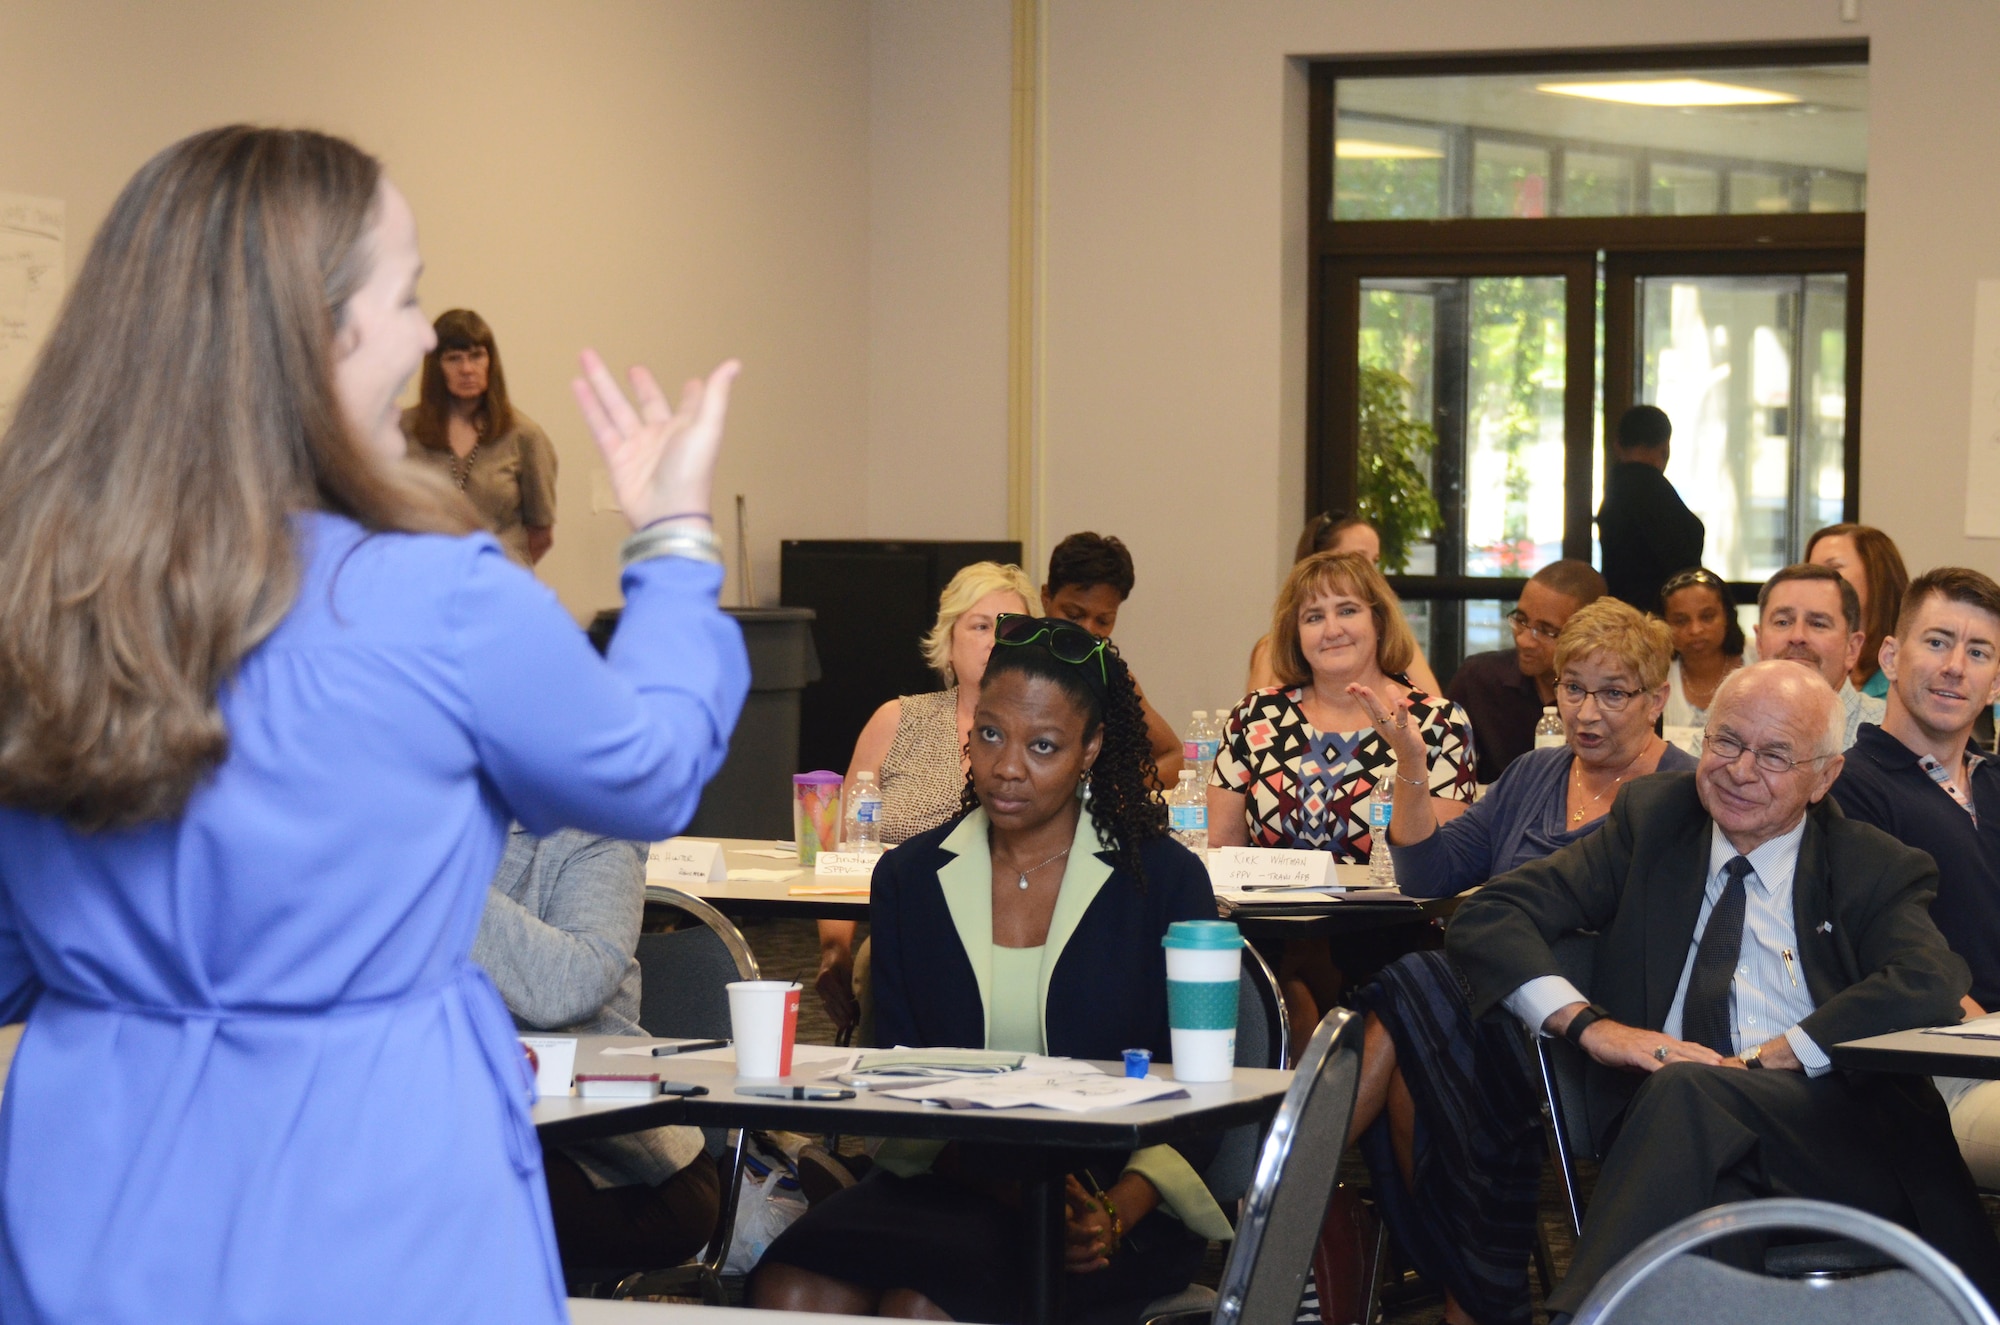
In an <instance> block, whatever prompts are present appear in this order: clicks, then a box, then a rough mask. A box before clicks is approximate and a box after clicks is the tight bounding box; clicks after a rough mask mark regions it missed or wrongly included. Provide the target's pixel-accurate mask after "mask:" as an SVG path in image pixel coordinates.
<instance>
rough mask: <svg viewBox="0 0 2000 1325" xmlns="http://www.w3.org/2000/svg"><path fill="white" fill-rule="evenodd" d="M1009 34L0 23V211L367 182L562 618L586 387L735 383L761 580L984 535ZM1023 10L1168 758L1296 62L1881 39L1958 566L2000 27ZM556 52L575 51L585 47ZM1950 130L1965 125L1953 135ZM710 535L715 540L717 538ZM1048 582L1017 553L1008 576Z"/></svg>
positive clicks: (556, 21)
mask: <svg viewBox="0 0 2000 1325" xmlns="http://www.w3.org/2000/svg"><path fill="white" fill-rule="evenodd" d="M1009 10H1010V5H1009V3H1008V0H952V3H949V4H944V3H936V2H935V0H866V3H864V2H863V0H845V2H843V0H729V2H728V3H719V2H709V3H697V2H696V0H677V2H671V3H669V2H665V0H662V2H660V3H641V2H640V0H597V2H595V3H592V4H590V5H587V6H572V5H563V6H555V5H548V4H543V3H531V2H530V0H494V2H493V3H482V4H473V3H470V0H419V2H418V3H391V0H351V2H349V3H343V4H339V5H334V4H319V5H312V6H307V5H292V6H270V5H265V4H254V3H248V2H247V0H242V2H238V3H223V2H222V0H209V2H207V3H201V4H176V5H151V6H147V5H131V4H123V3H113V2H112V0H0V124H5V126H6V129H5V132H4V133H0V189H7V190H13V191H18V192H27V193H39V194H48V195H53V196H56V197H61V198H64V199H66V200H67V201H68V202H69V204H70V219H71V227H72V233H73V235H75V236H77V237H78V238H77V239H76V240H75V241H73V249H72V251H73V254H75V255H77V256H80V254H81V247H82V237H84V236H87V235H88V233H89V232H90V230H91V229H92V227H94V225H95V224H96V222H97V220H98V219H99V218H100V217H101V216H102V214H103V212H104V210H105V207H106V206H107V205H108V203H109V201H110V198H111V196H112V194H113V192H114V191H115V190H116V188H117V187H118V186H119V184H120V183H122V181H123V180H124V179H125V178H126V177H127V176H128V175H129V174H130V173H131V171H132V170H133V169H134V168H135V167H136V166H137V165H138V164H139V163H140V161H142V160H143V159H144V158H145V156H146V155H147V154H149V153H150V152H152V151H154V150H156V149H157V148H158V147H160V146H161V145H163V144H164V143H166V142H167V141H169V140H171V139H172V138H173V137H175V136H177V135H179V134H181V133H184V132H186V131H189V130H192V129H194V128H197V127H200V126H203V125H208V124H213V123H217V122H220V121H223V120H228V119H236V118H251V119H260V120H270V121H282V122H292V123H312V124H317V125H321V126H324V127H327V128H331V129H334V130H336V131H339V132H343V133H348V134H351V135H353V136H354V137H356V138H357V139H359V140H360V141H362V142H363V143H365V144H367V145H368V146H370V147H372V148H374V149H375V150H377V151H379V152H380V153H381V154H382V155H383V156H384V157H385V158H386V159H387V160H388V162H389V165H390V168H391V170H392V172H393V173H394V174H395V176H396V177H397V178H398V180H399V181H400V182H402V183H403V184H404V186H405V187H406V188H407V190H408V192H409V193H410V195H411V197H412V200H413V201H414V202H415V204H416V206H417V210H418V215H419V219H420V221H421V224H422V226H423V230H424V241H425V247H426V250H427V252H428V254H429V257H430V262H431V273H430V276H429V277H428V278H427V281H426V286H425V300H426V303H427V305H429V306H431V307H434V308H438V309H442V308H445V307H448V306H450V305H453V304H458V303H464V304H469V305H472V306H474V307H477V308H479V309H481V311H483V312H484V313H486V314H487V315H488V316H489V318H491V320H492V321H493V322H494V324H495V325H496V327H497V328H498V331H499V334H500V337H501V341H502V345H503V347H504V349H505V350H506V354H507V361H508V364H509V369H510V377H511V379H512V381H513V384H514V388H515V394H516V397H517V398H518V399H519V400H520V401H521V402H522V403H523V405H524V406H525V407H526V408H527V409H528V410H529V411H530V412H532V413H534V414H535V415H536V416H537V417H538V418H540V419H541V421H542V422H544V423H545V424H546V425H547V426H548V427H549V428H550V431H551V432H552V433H553V434H554V436H555V437H556V439H557V443H558V446H559V448H560V449H561V451H562V455H563V458H564V462H565V464H564V471H563V480H562V493H561V496H562V512H563V513H562V520H561V524H560V525H559V527H558V533H557V543H556V551H555V552H554V553H553V554H551V557H550V559H549V561H548V562H546V563H545V578H547V579H548V580H549V581H550V582H551V583H552V584H553V585H555V586H556V587H557V588H558V590H559V591H560V592H561V593H562V594H563V597H564V600H565V601H566V602H567V603H568V604H569V606H570V607H571V608H572V610H574V611H576V612H577V613H578V614H579V615H582V614H585V613H587V612H588V611H589V610H591V609H593V608H595V607H596V606H599V605H601V604H604V603H607V602H610V601H612V599H613V598H614V597H615V577H614V574H613V569H612V567H613V562H614V549H615V546H616V542H617V539H618V537H619V535H620V532H621V529H622V526H621V524H620V522H619V521H618V519H617V517H615V516H610V515H593V514H592V513H591V512H590V510H589V506H590V498H591V484H590V481H589V478H590V473H591V470H592V468H593V467H594V465H593V461H592V459H591V456H590V453H589V450H588V443H587V440H586V439H585V437H584V436H583V434H582V431H581V428H580V426H579V425H578V423H577V421H576V419H575V415H574V410H573V407H572V406H571V405H570V404H569V402H568V399H567V395H566V391H565V381H566V378H567V375H568V372H569V363H570V356H571V355H572V354H573V352H574V350H575V348H576V347H577V346H579V345H581V344H583V343H585V342H587V341H595V342H596V343H598V344H599V345H601V346H602V347H603V348H604V349H605V350H606V351H607V353H609V354H611V355H612V356H613V357H614V358H618V359H630V358H644V359H646V360H647V361H649V362H651V363H654V364H655V365H657V366H658V367H659V368H661V369H662V370H663V371H665V372H667V373H670V374H675V375H679V374H684V373H687V372H691V371H694V370H697V369H699V368H702V367H705V366H707V365H708V364H710V363H712V362H713V361H715V360H716V359H718V358H720V357H721V356H723V355H725V354H732V353H733V354H740V355H742V356H743V358H744V359H745V361H746V363H747V365H748V372H747V374H746V376H745V378H744V381H743V385H742V388H741V391H740V394H739V397H738V406H737V410H736V413H735V415H734V417H733V427H732V436H731V443H730V447H729V450H728V452H727V456H726V459H725V461H724V472H723V475H722V483H721V487H720V493H721V496H722V503H721V504H722V508H723V509H724V510H725V513H726V506H727V500H728V497H729V495H731V494H733V493H735V492H738V491H743V492H746V493H748V494H749V496H750V498H751V502H752V514H753V520H754V525H755V530H756V533H757V538H756V540H755V543H756V552H757V556H756V563H757V580H758V588H759V590H760V597H762V598H763V599H765V600H766V601H769V600H771V599H773V598H774V597H775V594H776V589H777V575H776V550H777V540H778V539H779V538H780V537H834V536H850V537H851V536H878V537H894V536H901V537H991V536H995V535H999V534H1002V533H1004V527H1005V473H1006V471H1005V461H1006V347H1007V340H1006V336H1007V302H1006V274H1007V273H1006V245H1007V203H1008V193H1007V155H1006V153H1007V146H1008V88H1009V82H1008V79H1009V50H1010V46H1009V41H1010V29H1009ZM1860 14H1861V21H1860V22H1858V23H1844V22H1842V21H1841V20H1840V2H1839V0H1755V2H1753V3H1744V2H1743V0H1683V3H1679V4H1674V5H1641V4H1635V3H1584V2H1582V0H1510V3H1506V4H1495V3H1492V2H1491V0H1367V2H1362V0H1234V3H1231V4H1227V5H1218V4H1214V3H1212V0H1047V16H1046V19H1045V23H1046V30H1047V50H1048V64H1047V67H1046V70H1045V88H1044V94H1045V114H1046V119H1045V125H1046V135H1047V136H1046V178H1047V194H1046V206H1047V212H1046V216H1047V230H1046V233H1045V236H1044V239H1045V244H1046V248H1045V252H1046V264H1047V266H1046V287H1045V288H1046V291H1047V305H1046V309H1045V323H1044V325H1045V329H1046V338H1045V343H1044V346H1043V349H1044V352H1045V361H1046V365H1047V376H1046V379H1045V382H1044V391H1045V396H1044V404H1045V420H1046V456H1045V460H1046V474H1047V508H1046V510H1045V512H1044V520H1043V527H1044V528H1045V529H1046V530H1047V532H1048V536H1049V537H1050V538H1055V537H1060V536H1061V535H1062V534H1063V533H1066V532H1069V531H1071V530H1075V529H1080V528H1086V527H1088V528H1096V529H1099V530H1104V531H1108V532H1114V533H1118V534H1120V535H1121V536H1123V537H1124V538H1125V539H1126V540H1127V541H1128V542H1130V543H1131V544H1132V546H1133V549H1134V551H1135V553H1136V554H1137V558H1138V563H1139V585H1138V590H1137V593H1136V595H1135V597H1134V599H1133V602H1132V604H1131V605H1130V607H1129V608H1128V610H1127V613H1126V616H1125V618H1124V619H1123V620H1122V621H1121V625H1120V638H1121V642H1122V643H1123V644H1124V646H1125V648H1126V649H1127V651H1128V653H1129V654H1130V655H1131V657H1132V659H1133V662H1134V664H1135V666H1136V668H1137V670H1138V672H1139V674H1140V676H1141V677H1142V678H1143V679H1144V680H1145V682H1146V685H1147V688H1148V690H1149V692H1150V694H1151V695H1152V697H1153V699H1154V701H1155V702H1156V703H1157V704H1158V705H1159V707H1160V708H1161V709H1162V710H1163V711H1164V712H1166V713H1167V714H1168V715H1169V716H1170V717H1171V718H1172V719H1173V720H1174V721H1175V722H1176V723H1182V722H1185V720H1186V712H1187V710H1188V709H1189V708H1190V707H1192V706H1193V705H1196V704H1202V705H1205V706H1209V707H1213V706H1216V705H1220V704H1223V703H1225V702H1228V701H1230V700H1233V699H1234V698H1235V696H1236V694H1237V693H1238V687H1239V686H1240V683H1241V679H1242V665H1243V661H1244V656H1245V654H1246V653H1247V650H1248V647H1249V644H1250V642H1251V640H1252V639H1254V638H1255V637H1256V636H1257V634H1258V633H1260V632H1261V630H1262V629H1263V628H1264V626H1265V624H1266V622H1265V616H1266V612H1267V610H1268V605H1269V599H1270V595H1271V592H1272V589H1273V588H1274V586H1275V585H1276V583H1277V581H1278V578H1279V575H1280V573H1281V571H1282V569H1283V566H1284V562H1285V556H1286V549H1287V547H1288V546H1289V543H1290V541H1291V538H1292V535H1293V532H1294V529H1295V526H1296V521H1297V519H1298V517H1299V514H1300V511H1301V506H1302V501H1301V498H1300V484H1301V481H1302V476H1303V471H1304V461H1303V454H1304V452H1303V415H1302V402H1303V391H1304V385H1303V382H1304V379H1303V340H1304V298H1303V296H1304V266H1303V260H1302V257H1303V201H1302V187H1303V177H1304V147H1303V144H1304V130H1305V104H1304V91H1303V89H1304V76H1303V72H1302V70H1303V66H1302V64H1300V63H1299V60H1298V57H1305V56H1312V55H1326V54H1338V53H1389V52H1406V51H1421V50H1426V49H1449V50H1466V51H1478V50H1507V49H1518V48H1523V47H1530V48H1539V47H1561V46H1630V45H1648V44H1676V43H1679V44H1687V43H1697V42H1702V43H1705V42H1726V41H1768V40H1792V39H1803V38H1821V37H1855V36H1867V37H1869V38H1871V39H1872V41H1873V60H1872V67H1873V73H1872V77H1873V86H1874V109H1873V115H1872V134H1873V137H1872V142H1871V152H1870V156H1871V163H1870V169H1871V174H1872V181H1871V183H1872V186H1873V187H1872V188H1871V190H1870V204H1871V212H1870V217H1869V270H1868V277H1869V279H1868V286H1867V307H1866V317H1867V323H1866V325H1867V342H1866V361H1865V370H1866V379H1865V388H1866V389H1865V392H1864V406H1863V415H1862V422H1863V434H1864V449H1863V515H1864V517H1865V518H1868V519H1870V520H1872V521H1875V522H1877V523H1880V524H1882V525H1884V526H1885V527H1887V528H1888V529H1890V530H1891V532H1893V533H1894V534H1895V535H1896V537H1897V538H1898V539H1899V540H1900V541H1901V542H1902V544H1903V547H1904V549H1905V551H1906V553H1907V554H1908V557H1909V559H1910V561H1911V563H1912V564H1913V565H1917V566H1922V565H1927V564H1930V563H1933V562H1938V561H1944V560H1962V561H1968V562H1970V563H1971V564H1974V565H1981V566H1984V567H1986V568H1988V569H1993V568H1994V564H1995V562H1996V560H2000V558H1996V557H1995V548H1994V545H1993V544H1991V543H1985V542H1977V541H1971V540H1966V539H1964V538H1962V537H1961V536H1960V534H1959V532H1958V531H1959V529H1960V528H1961V527H1962V521H1963V503H1964V498H1963V496H1962V495H1961V493H1962V482H1961V479H1962V475H1963V472H1964V451H1965V435H1966V429H1967V425H1968V418H1967V399H1966V397H1967V392H1968V389H1969V382H1970V377H1969V372H1970V363H1969V347H1968V337H1969V331H1970V326H1971V316H1972V313H1971V309H1972V301H1971V290H1972V282H1973V281H1974V280H1976V279H1977V278H1979V277H1981V276H1994V275H2000V236H1997V235H1996V227H1995V226H1994V225H1993V224H1992V222H1991V218H1993V217H1995V216H1996V215H2000V205H1997V204H2000V151H1996V150H1995V149H1996V147H2000V141H1996V140H2000V130H1996V129H1995V128H1994V127H1992V126H1991V124H1990V123H1989V120H1990V117H1986V116H1982V115H1981V114H1980V108H1981V107H1982V106H1983V104H1984V103H1983V102H1982V101H1981V100H1980V99H1979V97H1978V95H1977V90H1978V89H1981V88H1986V87H1990V86H1993V85H1995V84H1996V83H2000V9H1996V8H1995V7H1994V6H1992V5H1990V4H1987V3H1984V2H1983V0H1862V3H1861V6H1860ZM579 16H581V17H579ZM1968 89H1969V90H1970V91H1968ZM723 532H724V533H725V534H727V533H728V532H729V523H728V520H727V519H726V518H725V519H724V521H723ZM1043 552H1045V549H1039V548H1037V549H1030V557H1029V559H1030V560H1031V561H1033V560H1035V559H1036V558H1037V557H1038V556H1039V555H1041V554H1042V553H1043Z"/></svg>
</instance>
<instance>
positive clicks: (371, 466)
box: [0, 125, 477, 831]
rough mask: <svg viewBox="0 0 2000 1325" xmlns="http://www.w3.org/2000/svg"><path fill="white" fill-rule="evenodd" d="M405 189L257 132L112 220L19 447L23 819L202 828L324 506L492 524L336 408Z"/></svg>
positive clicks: (197, 141)
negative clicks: (347, 321)
mask: <svg viewBox="0 0 2000 1325" xmlns="http://www.w3.org/2000/svg"><path fill="white" fill-rule="evenodd" d="M381 182H382V168H381V165H380V163H379V162H377V161H376V160H375V159H374V158H373V157H371V156H369V155H367V154H366V153H365V152H362V151H361V150H360V149H359V148H356V147H355V146H353V145H352V144H351V143H347V142H344V141H342V140H341V139H338V138H332V137H329V136H327V135H325V134H319V133H309V132H303V131H295V130H282V129H258V128H251V127H249V126H245V125H236V126H232V127H229V128H223V129H212V130H209V131H208V132H205V133H200V134H196V135H195V136H193V137H191V138H187V139H184V140H182V141H181V142H178V143H176V144H174V145H173V146H172V147H169V148H167V149H166V150H165V151H163V152H161V153H160V154H159V155H158V156H155V157H154V158H153V159H152V160H151V161H148V162H147V163H146V164H145V165H144V166H143V167H141V168H140V170H139V173H138V174H137V175H135V176H133V178H132V181H131V182H130V183H129V184H127V185H126V186H125V189H124V191H123V192H122V193H120V194H119V195H118V199H117V201H116V202H114V203H113V204H112V207H111V212H110V215H109V216H107V217H106V218H105V221H104V225H103V227H102V228H101V229H100V230H99V231H98V232H97V237H96V238H95V239H94V240H92V242H91V246H90V252H89V253H88V255H87V256H86V257H85V258H84V261H83V267H82V269H81V270H80V271H79V272H78V273H77V277H76V284H75V287H74V288H73V289H72V290H71V292H70V295H69V298H68V299H67V300H66V301H65V303H64V304H63V309H62V313H61V315H60V316H59V317H58V318H57V320H56V325H55V328H54V330H53V332H52V333H51V335H50V337H49V341H48V344H47V346H46V348H44V350H43V351H42V356H41V359H40V360H39V362H38V363H37V364H36V367H35V371H34V374H33V376H32V377H30V378H29V380H28V384H27V387H26V389H25V390H24V391H23V393H22V395H21V399H20V404H19V407H18V408H17V409H16V411H15V415H14V420H13V423H12V424H11V426H9V427H8V429H7V430H6V432H5V434H4V435H0V803H4V804H8V805H14V806H19V807H22V808H24V809H27V810H30V811H32V812H35V813H39V814H48V815H55V816H59V817H60V818H62V819H64V820H66V821H67V822H68V823H70V824H71V825H73V826H74V827H76V828H78V829H81V830H84V831H94V830H104V829H116V828H124V827H130V826H134V825H137V824H142V823H146V822H149V821H153V820H159V819H165V818H170V817H172V816H174V815H176V814H178V813H179V812H180V811H181V809H182V808H183V807H184V806H185V805H186V803H187V799H188V797H189V796H190V795H191V794H192V793H193V791H194V789H195V788H196V787H197V786H198V785H200V783H201V782H202V780H203V779H204V778H206V777H207V776H208V775H209V773H210V772H211V771H212V770H213V769H214V768H215V767H216V766H217V765H218V764H220V763H221V762H222V760H223V758H224V757H225V756H226V755H227V753H228V749H229V733H228V730H227V728H226V727H225V725H224V723H223V718H222V713H221V709H220V707H219V703H218V696H219V693H220V691H221V688H222V687H223V685H225V684H226V683H227V682H228V681H229V679H230V677H231V676H233V675H234V674H235V672H236V670H237V667H238V666H239V664H240V663H241V662H242V660H243V657H244V655H245V654H247V653H248V652H249V651H250V650H251V649H252V648H254V647H255V646H256V645H257V644H258V642H259V641H261V640H263V639H264V637H265V636H267V635H269V634H270V633H271V631H272V630H273V629H274V628H275V627H276V626H277V624H278V622H279V621H281V620H282V619H283V618H284V616H285V614H286V612H287V611H289V610H290V608H291V604H292V600H293V599H294V597H296V595H297V593H298V584H299V567H298V554H297V552H296V550H295V548H294V545H293V531H292V521H293V519H294V517H295V516H296V515H297V514H298V513H299V512H300V511H304V510H312V509H320V510H326V511H333V512H337V513H339V514H341V515H345V516H347V517H349V518H351V519H353V520H354V521H356V522H357V523H359V524H361V525H362V526H363V527H365V528H367V529H369V530H391V529H396V530H410V531H423V532H431V533H451V534H461V533H467V532H469V531H471V530H472V529H474V528H476V527H477V521H476V519H475V517H474V516H473V513H472V509H471V507H470V506H468V505H466V504H465V502H464V501H463V499H461V498H460V497H459V496H458V495H457V494H456V493H455V492H453V491H452V490H451V488H450V486H449V485H448V484H447V483H445V482H444V481H443V480H442V479H441V478H438V477H434V476H430V475H426V474H422V473H419V472H417V467H416V466H388V465H383V464H381V463H379V462H377V461H375V460H374V459H372V458H370V457H369V455H368V453H367V451H366V449H365V447H364V445H363V443H362V442H361V440H360V439H358V438H357V437H355V436H354V435H353V434H352V432H351V431H350V426H349V423H348V421H347V418H346V416H345V414H344V413H343V411H342V409H341V404H340V398H339V396H338V394H337V391H336V389H335V385H334V362H335V352H334V338H335V335H336V333H337V332H338V331H339V329H340V326H341V323H342V320H343V317H344V316H345V310H346V306H347V302H348V300H349V298H350V297H351V296H352V295H353V294H354V292H355V290H356V289H357V288H359V287H360V286H361V285H362V284H363V283H364V282H365V281H366V279H367V277H368V274H369V271H370V268H371V264H372V261H373V259H372V256H371V254H370V249H369V235H370V231H371V228H372V226H373V223H374V221H375V217H376V212H377V202H378V199H379V197H380V189H381Z"/></svg>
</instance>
